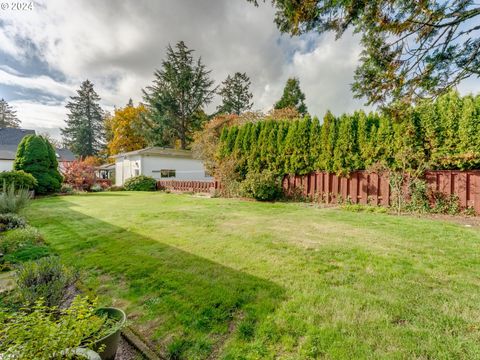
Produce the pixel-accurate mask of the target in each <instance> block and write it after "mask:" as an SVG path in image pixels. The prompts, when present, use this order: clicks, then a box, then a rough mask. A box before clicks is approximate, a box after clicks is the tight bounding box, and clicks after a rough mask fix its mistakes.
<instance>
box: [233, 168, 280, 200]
mask: <svg viewBox="0 0 480 360" xmlns="http://www.w3.org/2000/svg"><path fill="white" fill-rule="evenodd" d="M240 190H241V194H242V195H243V196H246V197H251V198H254V199H256V200H260V201H272V200H276V199H278V198H279V197H280V196H281V195H282V187H281V184H280V179H279V177H278V176H276V175H275V174H274V173H273V172H271V171H269V170H265V171H263V172H261V173H248V175H247V177H246V178H245V180H244V181H242V183H241V185H240Z"/></svg>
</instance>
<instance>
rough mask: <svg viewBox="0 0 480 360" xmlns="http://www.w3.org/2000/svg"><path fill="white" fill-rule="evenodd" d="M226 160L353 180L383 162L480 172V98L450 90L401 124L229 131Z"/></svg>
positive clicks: (223, 142)
mask: <svg viewBox="0 0 480 360" xmlns="http://www.w3.org/2000/svg"><path fill="white" fill-rule="evenodd" d="M218 156H219V159H220V161H221V160H222V159H224V158H226V157H231V156H234V157H235V159H236V161H237V164H238V169H237V170H238V171H239V173H240V174H241V175H242V176H243V177H244V176H246V174H247V173H249V172H261V171H263V170H271V171H273V172H274V173H276V174H278V175H283V174H293V173H295V174H306V173H309V172H311V171H313V170H319V171H329V172H335V173H338V174H347V173H349V172H351V171H353V170H363V169H368V168H369V167H371V166H373V165H374V164H382V165H383V166H386V167H388V168H391V169H395V170H411V169H418V168H423V169H445V170H450V169H452V170H453V169H461V170H466V169H479V168H480V95H477V96H476V97H474V96H471V95H469V96H465V97H461V96H459V94H458V93H456V92H450V93H448V94H445V95H443V96H441V97H439V98H438V99H437V100H436V101H434V102H432V101H425V102H423V103H420V104H419V105H417V106H415V107H411V108H409V109H406V110H405V112H404V113H403V114H402V115H401V116H399V117H397V118H395V119H393V118H391V117H390V116H387V115H380V114H378V113H375V112H372V113H368V114H366V113H365V112H363V111H357V112H355V113H354V114H352V115H345V114H344V115H342V116H340V117H334V116H333V115H332V114H331V113H330V112H327V114H326V115H325V117H324V119H323V122H322V125H320V122H319V120H318V119H317V118H314V119H310V118H309V117H305V118H304V119H299V120H293V121H292V120H288V121H273V120H268V121H260V122H257V123H248V124H246V125H244V126H241V127H238V126H233V127H230V128H225V129H224V130H223V132H222V134H221V137H220V144H219V149H218Z"/></svg>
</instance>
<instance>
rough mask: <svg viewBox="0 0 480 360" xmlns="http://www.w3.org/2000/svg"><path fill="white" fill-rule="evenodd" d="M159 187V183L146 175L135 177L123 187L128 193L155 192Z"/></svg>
mask: <svg viewBox="0 0 480 360" xmlns="http://www.w3.org/2000/svg"><path fill="white" fill-rule="evenodd" d="M156 187H157V181H156V180H155V179H154V178H152V177H150V176H145V175H139V176H134V177H132V178H130V179H128V180H127V181H125V184H124V185H123V188H124V189H125V190H127V191H155V189H156Z"/></svg>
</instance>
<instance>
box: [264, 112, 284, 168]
mask: <svg viewBox="0 0 480 360" xmlns="http://www.w3.org/2000/svg"><path fill="white" fill-rule="evenodd" d="M280 124H281V123H280V122H279V121H272V122H271V129H270V131H269V133H268V134H267V139H266V144H265V150H264V151H265V162H266V166H267V169H268V170H270V171H272V172H273V173H274V174H277V175H284V174H283V171H280V169H279V168H278V167H277V158H278V157H279V156H280V153H279V149H278V147H277V136H278V129H279V126H280Z"/></svg>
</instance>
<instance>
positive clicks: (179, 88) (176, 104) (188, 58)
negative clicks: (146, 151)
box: [143, 41, 215, 149]
mask: <svg viewBox="0 0 480 360" xmlns="http://www.w3.org/2000/svg"><path fill="white" fill-rule="evenodd" d="M154 76H155V79H154V80H153V84H152V85H151V86H148V87H147V88H146V89H145V90H144V91H143V96H144V100H145V105H146V107H147V110H148V112H147V116H146V117H145V120H146V122H147V124H148V127H149V129H150V130H149V134H150V139H151V140H150V142H151V144H152V145H171V146H173V145H174V144H175V142H176V141H177V140H179V141H180V147H181V148H182V149H186V148H187V147H188V146H189V144H190V142H191V139H192V134H193V132H194V131H196V130H199V129H200V128H201V126H202V124H203V122H204V121H205V120H206V117H205V114H204V112H203V110H202V108H203V107H204V106H205V105H207V104H209V103H210V101H211V100H212V97H213V94H214V93H215V89H213V88H212V86H213V83H214V82H213V80H211V79H210V71H208V70H207V69H206V67H205V65H203V63H202V61H201V58H199V59H198V60H195V59H194V57H193V50H191V49H189V48H188V47H187V46H186V45H185V43H184V42H183V41H180V42H178V43H177V44H176V46H175V49H174V48H172V47H171V46H170V45H169V46H168V48H167V58H166V60H164V61H163V63H162V69H161V70H157V71H155V73H154Z"/></svg>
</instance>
